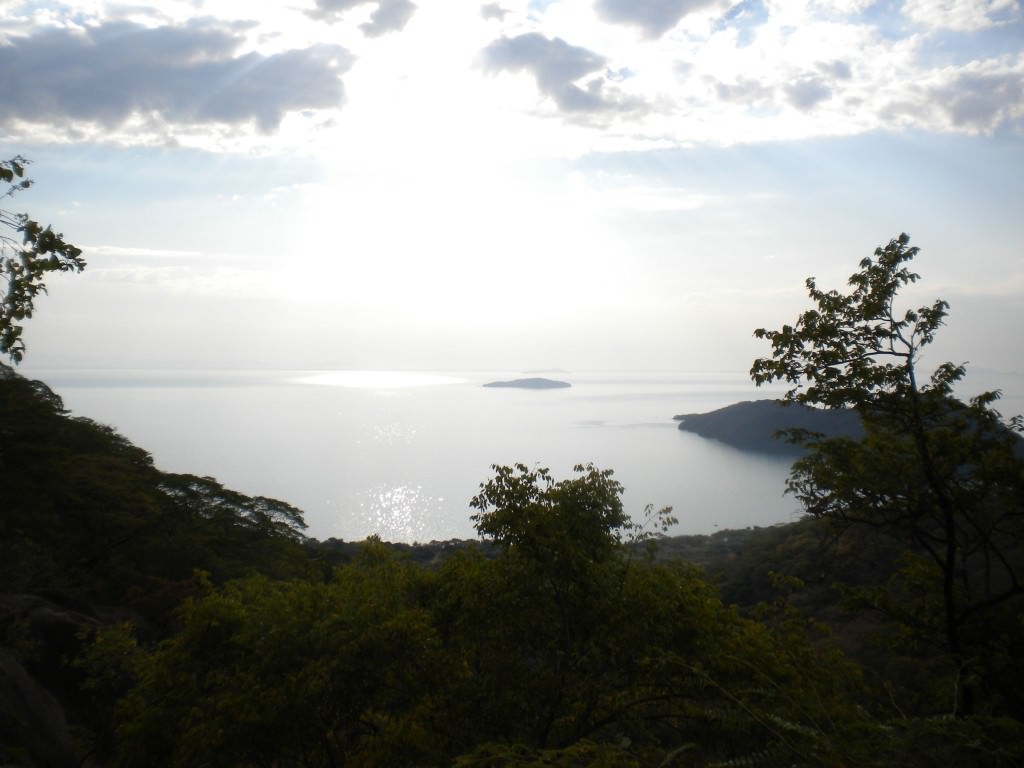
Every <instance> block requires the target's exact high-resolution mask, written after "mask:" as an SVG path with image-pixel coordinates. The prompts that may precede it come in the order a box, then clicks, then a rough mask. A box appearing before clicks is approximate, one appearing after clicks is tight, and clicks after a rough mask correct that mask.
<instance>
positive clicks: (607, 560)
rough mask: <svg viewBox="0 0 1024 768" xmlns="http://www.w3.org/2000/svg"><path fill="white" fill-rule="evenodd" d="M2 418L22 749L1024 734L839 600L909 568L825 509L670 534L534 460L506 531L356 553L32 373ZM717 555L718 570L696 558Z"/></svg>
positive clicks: (428, 755) (316, 761) (608, 485)
mask: <svg viewBox="0 0 1024 768" xmlns="http://www.w3.org/2000/svg"><path fill="white" fill-rule="evenodd" d="M0 424H2V425H3V429H2V432H0V481H2V482H3V487H4V489H5V494H4V514H3V520H2V525H3V528H2V546H3V548H4V552H3V558H2V560H0V562H2V568H3V579H4V581H3V584H4V594H3V595H2V596H0V606H2V613H0V622H2V631H3V636H2V637H3V638H4V649H3V651H2V654H3V656H2V662H3V663H2V665H0V674H2V677H0V680H2V683H0V734H2V738H3V741H2V742H0V743H2V744H3V745H4V746H3V750H4V751H3V752H2V753H0V754H2V757H3V759H4V761H5V762H6V764H13V765H25V766H50V765H54V766H56V765H68V766H70V765H77V764H79V763H80V761H82V760H88V761H89V762H90V764H93V765H125V766H136V765H154V766H155V765H182V766H183V765H211V766H213V765H218V766H219V765H223V766H243V765H271V764H277V765H366V766H377V765H464V766H485V765H486V766H499V765H566V766H568V765H573V766H576V765H592V764H601V765H622V766H648V765H650V766H654V765H688V766H689V765H746V764H763V765H793V764H797V765H893V766H897V765H900V766H902V765H933V764H943V765H965V766H966V765H972V766H973V765H993V766H996V765H1007V766H1008V765H1016V764H1018V763H1017V759H1018V756H1019V755H1020V754H1021V752H1020V750H1021V749H1024V732H1022V729H1021V728H1020V723H1019V720H1018V719H1017V718H1019V716H1020V713H1019V704H1018V702H1015V701H1013V700H1010V699H1007V698H1006V697H1005V696H1003V695H1001V694H1000V693H999V692H998V691H994V690H993V691H988V692H986V693H985V694H984V697H983V698H982V699H981V700H979V702H978V706H977V707H976V711H975V713H974V714H973V715H972V716H971V717H959V718H957V717H953V714H954V713H953V711H952V708H951V698H950V692H951V690H952V689H953V688H954V687H955V686H956V685H957V684H958V683H957V676H956V670H951V669H949V668H948V664H947V663H946V661H945V659H944V658H943V657H942V655H941V654H936V653H935V651H934V650H932V649H931V648H930V647H929V646H928V644H927V642H926V640H927V638H926V637H924V636H921V637H916V638H915V637H913V636H908V635H907V633H906V632H904V631H902V630H901V631H895V630H894V631H888V629H887V627H888V626H889V625H887V624H885V622H884V621H883V620H882V618H883V617H882V616H881V615H880V614H878V613H865V612H863V611H861V612H859V613H856V614H847V613H845V612H843V611H842V610H841V609H840V608H839V607H838V602H839V601H840V600H843V599H846V600H848V601H853V602H856V600H855V598H856V597H857V596H858V594H859V593H858V592H856V591H854V592H851V591H849V590H850V589H854V590H856V589H857V588H858V587H861V588H862V587H863V586H864V585H865V584H868V583H870V582H871V581H872V577H877V576H878V571H877V570H875V569H876V568H880V567H881V568H889V569H895V568H896V567H897V565H898V563H899V561H900V558H899V556H898V552H897V549H898V548H894V545H893V543H892V542H891V541H890V540H888V539H885V538H884V537H871V536H867V537H864V538H858V539H852V538H850V534H847V535H845V536H840V537H838V538H837V537H836V536H835V535H834V534H833V533H831V532H830V531H829V530H828V528H827V526H824V525H821V524H818V523H816V522H815V521H813V520H809V521H805V522H804V523H798V524H795V525H793V526H783V527H780V528H777V529H767V530H761V531H746V532H736V533H734V534H732V539H733V544H732V545H731V546H730V545H729V544H728V540H729V538H730V534H729V533H728V532H727V533H723V534H719V535H718V536H716V537H713V538H710V537H702V538H699V539H697V538H692V537H690V538H687V539H679V540H661V539H660V538H659V537H658V536H651V535H649V533H648V534H645V533H644V532H642V531H641V530H640V529H639V528H638V527H637V526H636V525H634V524H633V523H631V522H630V521H629V518H628V517H627V516H626V514H625V512H624V510H623V508H622V505H621V500H620V493H621V488H620V487H619V485H618V484H617V483H616V482H615V480H614V478H613V476H612V475H611V473H610V472H607V471H601V470H597V469H595V468H593V467H580V468H579V471H578V472H577V474H576V475H575V476H573V477H572V478H569V479H564V480H556V479H554V478H552V477H550V476H548V475H547V473H546V472H544V471H531V470H528V469H527V468H525V467H522V466H519V467H501V468H496V472H495V475H494V477H493V478H492V479H491V480H490V481H488V482H487V483H486V484H485V485H484V486H483V487H482V488H481V492H480V494H479V496H478V497H477V498H476V499H475V500H474V506H475V507H476V509H477V515H476V517H475V521H476V524H477V529H478V531H479V532H480V534H481V536H482V538H483V540H484V542H486V543H487V545H488V546H487V547H486V548H482V547H480V546H476V545H473V544H472V543H464V544H462V545H460V546H455V545H451V544H450V545H448V546H447V547H441V546H440V545H437V546H435V547H434V549H433V550H430V549H429V548H425V549H426V551H433V552H434V553H436V552H438V551H439V550H444V555H443V556H441V557H436V558H433V559H431V560H430V561H429V563H426V564H417V562H416V561H415V559H414V557H412V556H410V552H412V551H413V548H396V547H392V546H388V545H386V544H384V543H380V542H374V541H370V542H365V543H363V544H361V545H359V546H358V547H356V549H357V550H358V551H357V552H356V554H355V556H354V557H350V556H349V555H350V554H351V553H350V552H345V551H344V550H346V549H350V547H348V546H347V545H346V546H340V543H338V542H335V545H334V546H333V547H325V546H321V545H319V544H318V543H316V542H312V541H309V540H305V539H304V538H303V537H302V535H301V532H300V531H301V527H302V519H301V515H300V514H299V513H298V511H297V510H294V509H293V508H291V507H288V506H287V505H285V504H282V503H280V502H275V501H272V500H269V499H259V498H257V499H253V498H248V497H245V496H242V495H240V494H237V493H233V492H231V491H228V490H225V489H224V488H222V487H221V486H220V485H219V484H218V483H216V481H214V480H212V479H210V478H198V477H191V476H181V475H169V474H166V473H162V472H160V471H159V470H157V469H155V468H154V467H153V465H152V462H151V460H150V458H149V456H148V455H147V454H146V453H145V452H144V451H142V450H141V449H139V448H137V447H135V446H133V445H131V444H130V443H128V442H127V441H126V440H124V439H123V438H122V437H120V436H118V435H117V434H116V432H114V431H113V430H111V429H109V428H107V427H102V426H99V425H96V424H94V423H92V422H90V421H88V420H83V419H76V418H72V417H70V416H69V415H68V414H66V413H64V412H63V410H62V407H61V402H60V399H59V398H58V397H57V396H56V395H55V394H53V393H52V392H51V391H50V390H49V389H48V388H47V387H45V385H43V384H40V383H38V382H32V381H29V380H27V379H24V378H22V377H19V376H17V375H16V374H14V373H13V372H12V371H11V370H10V369H4V371H3V377H2V378H0ZM666 515H667V512H666V513H661V514H652V515H651V518H650V521H649V522H650V523H651V524H652V525H653V529H654V531H655V532H656V531H657V526H658V523H659V522H664V520H665V518H666ZM659 544H660V545H661V547H660V552H659ZM854 548H855V555H852V554H851V550H852V549H854ZM403 549H404V550H405V551H402V550H403ZM716 549H717V552H716V551H715V550H716ZM701 550H703V551H704V552H705V555H704V556H703V559H704V561H705V562H706V563H708V565H707V570H706V571H702V570H700V569H698V568H697V567H696V566H693V565H690V564H688V563H687V562H686V559H697V558H698V557H699V556H698V555H697V554H696V553H698V552H700V551H701ZM684 551H685V552H689V553H690V554H689V555H687V556H686V557H682V556H681V555H682V553H683V552H684ZM708 551H711V552H712V553H713V554H712V555H711V556H708V555H707V552H708ZM871 552H874V555H873V556H872V557H873V558H874V559H870V558H869V557H868V555H869V554H870V553H871ZM892 572H893V573H895V570H892ZM709 574H710V575H709ZM841 581H845V582H846V583H847V584H848V587H847V588H844V587H841V586H839V585H838V582H841ZM720 589H721V592H720V591H719V590H720ZM723 594H724V595H725V596H726V599H725V600H723V597H722V595H723ZM921 597H922V599H924V598H927V595H926V593H922V594H921ZM908 599H909V598H908ZM730 602H731V603H735V605H733V606H730V605H729V603H730ZM914 604H916V603H914ZM910 605H911V603H908V606H910ZM923 605H927V603H924V604H923ZM1002 621H1003V624H1001V625H989V626H988V629H989V631H990V638H989V641H988V645H987V646H986V651H987V652H988V653H998V654H999V655H998V657H993V660H995V659H996V658H998V659H1001V662H1000V663H1001V664H1003V665H1004V673H1005V674H1009V668H1008V667H1006V666H1005V665H1007V664H1009V665H1011V666H1012V665H1015V664H1016V663H1017V662H1016V660H1015V658H1016V657H1015V655H1014V651H1015V648H1016V646H1015V645H1014V642H1016V641H1017V640H1018V639H1019V637H1020V633H1019V627H1018V625H1017V623H1016V622H1017V621H1019V619H1017V618H1016V617H1014V616H1009V615H1007V616H1005V617H1004V619H1002ZM829 624H831V625H833V626H835V627H836V628H838V632H839V634H838V635H837V637H838V640H839V641H840V644H837V643H836V642H835V641H834V640H833V638H832V637H831V632H830V631H829V630H828V628H827V625H829ZM840 645H841V646H842V648H844V649H846V651H847V652H848V653H847V652H844V651H843V650H841V649H840ZM26 701H27V702H29V704H28V705H26V704H25V702H26Z"/></svg>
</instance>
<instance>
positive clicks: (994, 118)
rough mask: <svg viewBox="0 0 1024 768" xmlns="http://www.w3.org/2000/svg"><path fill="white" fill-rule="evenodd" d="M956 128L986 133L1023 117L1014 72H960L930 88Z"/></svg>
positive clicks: (1022, 95) (1023, 88)
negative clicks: (1013, 119) (1006, 122)
mask: <svg viewBox="0 0 1024 768" xmlns="http://www.w3.org/2000/svg"><path fill="white" fill-rule="evenodd" d="M930 97H931V99H932V100H933V103H934V104H938V105H941V109H942V111H944V112H945V113H946V115H947V116H948V118H949V121H950V122H951V123H952V125H953V126H955V127H956V128H961V129H963V128H966V129H968V130H970V131H982V132H984V131H989V130H992V129H993V128H995V127H996V126H998V125H999V124H1000V123H1002V122H1003V121H1005V120H1007V119H1012V118H1014V117H1016V118H1021V117H1024V79H1022V73H1021V72H1020V71H1019V70H1018V71H1015V72H981V71H979V72H975V71H970V70H968V71H965V72H960V73H958V74H957V75H956V77H955V78H953V79H952V80H951V81H950V82H948V83H946V84H945V85H941V86H937V87H934V88H931V89H930Z"/></svg>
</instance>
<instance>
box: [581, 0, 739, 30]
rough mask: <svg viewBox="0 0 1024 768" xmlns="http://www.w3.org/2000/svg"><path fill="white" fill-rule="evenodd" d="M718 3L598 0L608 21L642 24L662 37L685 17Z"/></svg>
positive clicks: (707, 0)
mask: <svg viewBox="0 0 1024 768" xmlns="http://www.w3.org/2000/svg"><path fill="white" fill-rule="evenodd" d="M715 5H719V2H718V0H597V5H596V9H597V13H598V15H599V16H601V18H603V19H604V20H605V21H610V22H613V23H616V24H626V25H629V26H634V27H640V29H641V30H642V31H643V33H644V34H645V35H646V36H648V37H661V36H662V35H663V34H665V33H666V32H668V31H669V30H670V29H672V27H674V26H675V25H676V24H678V23H679V22H680V21H681V20H682V18H683V17H684V16H686V15H687V14H689V13H693V12H694V11H698V10H701V9H703V8H708V7H712V6H715Z"/></svg>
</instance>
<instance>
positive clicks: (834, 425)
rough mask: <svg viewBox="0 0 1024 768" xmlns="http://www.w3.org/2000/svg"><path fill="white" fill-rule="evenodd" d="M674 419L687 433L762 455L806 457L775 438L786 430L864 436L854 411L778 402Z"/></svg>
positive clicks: (738, 405) (749, 403)
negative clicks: (796, 429)
mask: <svg viewBox="0 0 1024 768" xmlns="http://www.w3.org/2000/svg"><path fill="white" fill-rule="evenodd" d="M673 418H674V419H675V420H676V421H678V422H679V429H681V430H683V431H685V432H693V433H695V434H697V435H700V436H701V437H707V438H711V439H713V440H719V441H721V442H723V443H726V444H727V445H731V446H732V447H734V448H739V449H740V450H744V451H757V452H759V453H776V454H779V453H781V454H791V455H797V454H801V453H804V450H803V449H802V448H801V447H800V446H798V445H793V444H792V443H788V442H786V440H785V438H783V437H778V436H777V435H776V433H777V432H779V431H780V430H783V429H793V428H798V429H806V430H810V431H811V432H820V433H822V434H823V435H825V436H827V437H839V436H845V437H860V436H861V435H862V434H863V428H862V427H861V424H860V419H859V418H858V417H857V414H855V413H854V412H853V411H849V410H833V411H826V410H822V409H819V408H809V407H807V406H805V405H799V404H796V403H793V404H789V405H787V404H785V403H782V402H779V401H778V400H751V401H747V402H742V403H734V404H733V405H728V406H726V407H725V408H719V409H718V410H716V411H710V412H708V413H686V414H682V415H680V416H675V417H673Z"/></svg>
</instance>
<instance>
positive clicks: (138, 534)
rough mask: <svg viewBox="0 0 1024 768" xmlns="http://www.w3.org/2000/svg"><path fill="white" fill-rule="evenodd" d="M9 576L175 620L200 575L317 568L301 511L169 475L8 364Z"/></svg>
mask: <svg viewBox="0 0 1024 768" xmlns="http://www.w3.org/2000/svg"><path fill="white" fill-rule="evenodd" d="M0 425H2V427H0V484H2V485H3V488H4V497H3V515H2V516H0V555H2V556H0V577H2V578H3V579H4V582H5V584H6V585H7V588H8V589H9V590H12V591H26V590H50V591H53V590H58V591H62V592H66V593H70V594H73V595H75V596H76V597H77V598H83V599H87V600H96V601H100V602H107V603H114V604H121V605H130V606H132V607H133V608H135V609H136V610H140V611H141V612H143V613H144V614H145V615H147V616H149V617H150V618H151V619H154V620H157V621H161V622H162V621H164V620H166V618H167V616H168V613H169V611H170V609H171V608H173V607H174V605H176V604H177V603H178V602H180V599H181V597H182V594H181V593H182V591H185V592H187V591H188V590H190V589H191V588H192V586H191V585H192V574H193V571H194V570H195V569H196V568H202V569H205V570H207V571H209V572H211V573H212V574H213V576H214V578H215V579H216V580H223V579H227V578H231V577H237V576H241V575H243V574H244V573H246V572H247V571H249V570H251V569H259V570H261V571H263V572H265V573H270V574H274V575H279V576H286V575H297V574H299V573H303V572H304V571H305V570H307V569H308V568H309V567H310V565H311V564H310V563H309V558H308V557H307V555H306V554H305V552H304V548H303V545H302V543H301V542H302V535H301V531H302V529H303V528H304V527H305V525H304V523H303V521H302V516H301V513H300V512H299V511H298V510H296V509H295V508H294V507H291V506H290V505H288V504H285V503H283V502H278V501H274V500H272V499H266V498H262V497H257V498H250V497H247V496H244V495H243V494H240V493H237V492H234V491H230V490H227V489H225V488H223V486H221V485H220V484H219V483H217V482H216V481H215V480H212V479H210V478H196V477H192V476H189V475H173V474H168V473H163V472H160V471H159V470H157V469H156V468H155V467H154V466H153V462H152V459H151V458H150V456H149V454H147V453H146V452H145V451H143V450H141V449H139V448H137V447H136V446H134V445H132V444H131V443H130V442H129V441H128V440H126V439H125V438H124V437H122V436H121V435H119V434H118V433H117V432H115V431H114V430H113V429H110V428H109V427H105V426H102V425H99V424H96V423H94V422H92V421H90V420H88V419H82V418H71V417H69V416H68V415H67V413H66V412H65V411H64V409H63V404H62V403H61V400H60V398H59V397H58V396H56V395H55V394H54V393H53V392H51V391H50V390H49V389H48V388H46V387H45V385H43V384H40V383H39V382H33V381H30V380H27V379H25V378H23V377H21V376H18V375H17V374H15V373H14V372H13V371H12V370H11V369H10V368H8V367H6V366H2V364H0Z"/></svg>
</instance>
